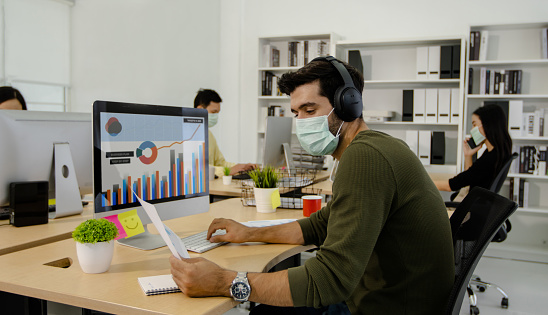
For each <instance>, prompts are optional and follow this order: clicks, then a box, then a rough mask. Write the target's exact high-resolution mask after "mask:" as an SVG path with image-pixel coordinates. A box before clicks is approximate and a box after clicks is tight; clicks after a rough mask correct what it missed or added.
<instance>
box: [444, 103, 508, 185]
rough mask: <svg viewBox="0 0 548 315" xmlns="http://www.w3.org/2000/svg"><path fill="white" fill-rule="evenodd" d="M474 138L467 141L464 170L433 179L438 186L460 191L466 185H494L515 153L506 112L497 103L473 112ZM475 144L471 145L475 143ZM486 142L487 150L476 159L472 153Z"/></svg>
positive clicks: (465, 143)
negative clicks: (447, 176)
mask: <svg viewBox="0 0 548 315" xmlns="http://www.w3.org/2000/svg"><path fill="white" fill-rule="evenodd" d="M472 126H473V128H472V130H471V131H470V134H471V135H472V137H471V139H469V140H466V141H464V144H463V151H464V169H465V170H464V171H463V172H462V173H460V174H458V175H457V176H455V177H453V178H451V179H449V180H448V181H447V180H443V181H435V182H434V183H435V184H436V186H437V187H438V189H439V190H442V191H457V190H459V189H461V188H463V187H466V186H470V189H471V188H473V187H475V186H480V187H483V188H486V189H489V188H490V187H491V184H492V183H493V180H494V179H495V177H496V176H497V174H498V172H499V171H500V169H501V168H502V167H503V165H504V164H505V163H506V162H507V161H508V159H509V158H510V156H511V155H512V139H511V138H510V135H509V134H508V127H507V119H506V115H505V114H504V112H503V111H502V109H501V108H500V107H499V106H498V105H494V104H490V105H485V106H483V107H480V108H478V109H476V110H475V111H474V113H473V114H472ZM472 139H473V140H474V142H475V143H476V144H477V146H476V147H474V148H472V147H471V146H473V145H474V143H473V142H472V141H470V140H472ZM482 144H485V145H486V147H487V150H485V152H484V153H483V154H482V155H481V157H480V158H479V159H478V160H477V161H476V162H473V160H472V157H473V156H474V154H475V153H476V152H478V150H479V149H480V148H481V145H482Z"/></svg>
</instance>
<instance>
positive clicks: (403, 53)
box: [336, 37, 466, 173]
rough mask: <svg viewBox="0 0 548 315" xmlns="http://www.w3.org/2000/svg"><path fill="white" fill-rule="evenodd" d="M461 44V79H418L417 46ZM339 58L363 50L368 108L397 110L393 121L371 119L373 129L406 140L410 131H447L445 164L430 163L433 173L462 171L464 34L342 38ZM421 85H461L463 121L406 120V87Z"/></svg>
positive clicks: (460, 102)
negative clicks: (421, 36)
mask: <svg viewBox="0 0 548 315" xmlns="http://www.w3.org/2000/svg"><path fill="white" fill-rule="evenodd" d="M446 45H460V76H459V78H458V79H438V80H417V48H418V47H427V46H446ZM336 46H337V47H336V50H337V53H338V54H337V57H338V58H339V59H341V60H345V61H348V51H350V50H359V51H360V54H361V57H362V64H363V68H364V79H365V82H364V83H365V87H364V93H363V94H364V95H363V98H364V110H383V111H393V112H395V117H393V118H392V121H387V122H367V124H368V125H370V126H371V128H373V129H375V130H379V131H382V132H385V133H388V134H390V135H392V136H394V137H397V138H400V139H402V140H405V133H406V131H407V130H410V129H411V130H430V131H443V132H445V142H446V151H445V153H446V154H445V164H444V165H427V166H426V168H427V170H428V171H430V172H442V173H456V172H458V171H460V165H461V155H462V154H461V145H460V143H462V134H463V133H462V123H461V122H462V108H463V106H462V104H463V91H464V86H465V85H464V82H465V81H464V75H465V72H464V70H465V50H466V41H465V38H464V37H436V38H416V39H397V40H381V41H339V42H338V43H337V45H336ZM417 88H458V89H459V92H460V93H459V116H460V117H461V119H460V122H459V123H422V122H420V123H419V122H409V121H402V103H403V97H402V94H403V90H411V89H417Z"/></svg>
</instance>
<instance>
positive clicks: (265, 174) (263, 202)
mask: <svg viewBox="0 0 548 315" xmlns="http://www.w3.org/2000/svg"><path fill="white" fill-rule="evenodd" d="M249 177H251V179H252V180H253V185H254V187H253V193H254V195H255V205H256V207H257V212H262V213H270V212H275V211H276V208H275V207H273V206H272V195H273V194H274V193H276V192H277V191H278V174H277V173H276V170H275V169H274V168H273V167H271V166H266V167H265V168H263V169H255V170H253V171H251V172H249ZM277 193H278V194H279V192H277Z"/></svg>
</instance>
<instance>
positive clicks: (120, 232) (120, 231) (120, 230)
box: [103, 214, 127, 240]
mask: <svg viewBox="0 0 548 315" xmlns="http://www.w3.org/2000/svg"><path fill="white" fill-rule="evenodd" d="M103 219H107V220H109V221H110V222H112V223H114V224H116V228H117V229H118V236H116V238H115V240H117V239H121V238H126V237H127V233H126V230H125V229H124V227H123V226H122V223H120V220H119V219H118V215H117V214H114V215H109V216H108V217H103Z"/></svg>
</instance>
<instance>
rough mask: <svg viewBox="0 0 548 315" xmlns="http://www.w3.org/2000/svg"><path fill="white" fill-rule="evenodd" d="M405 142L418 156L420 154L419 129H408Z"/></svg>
mask: <svg viewBox="0 0 548 315" xmlns="http://www.w3.org/2000/svg"><path fill="white" fill-rule="evenodd" d="M405 142H406V143H407V145H408V146H409V149H410V150H411V151H413V153H415V155H416V156H419V154H418V150H419V131H418V130H406V131H405Z"/></svg>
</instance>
